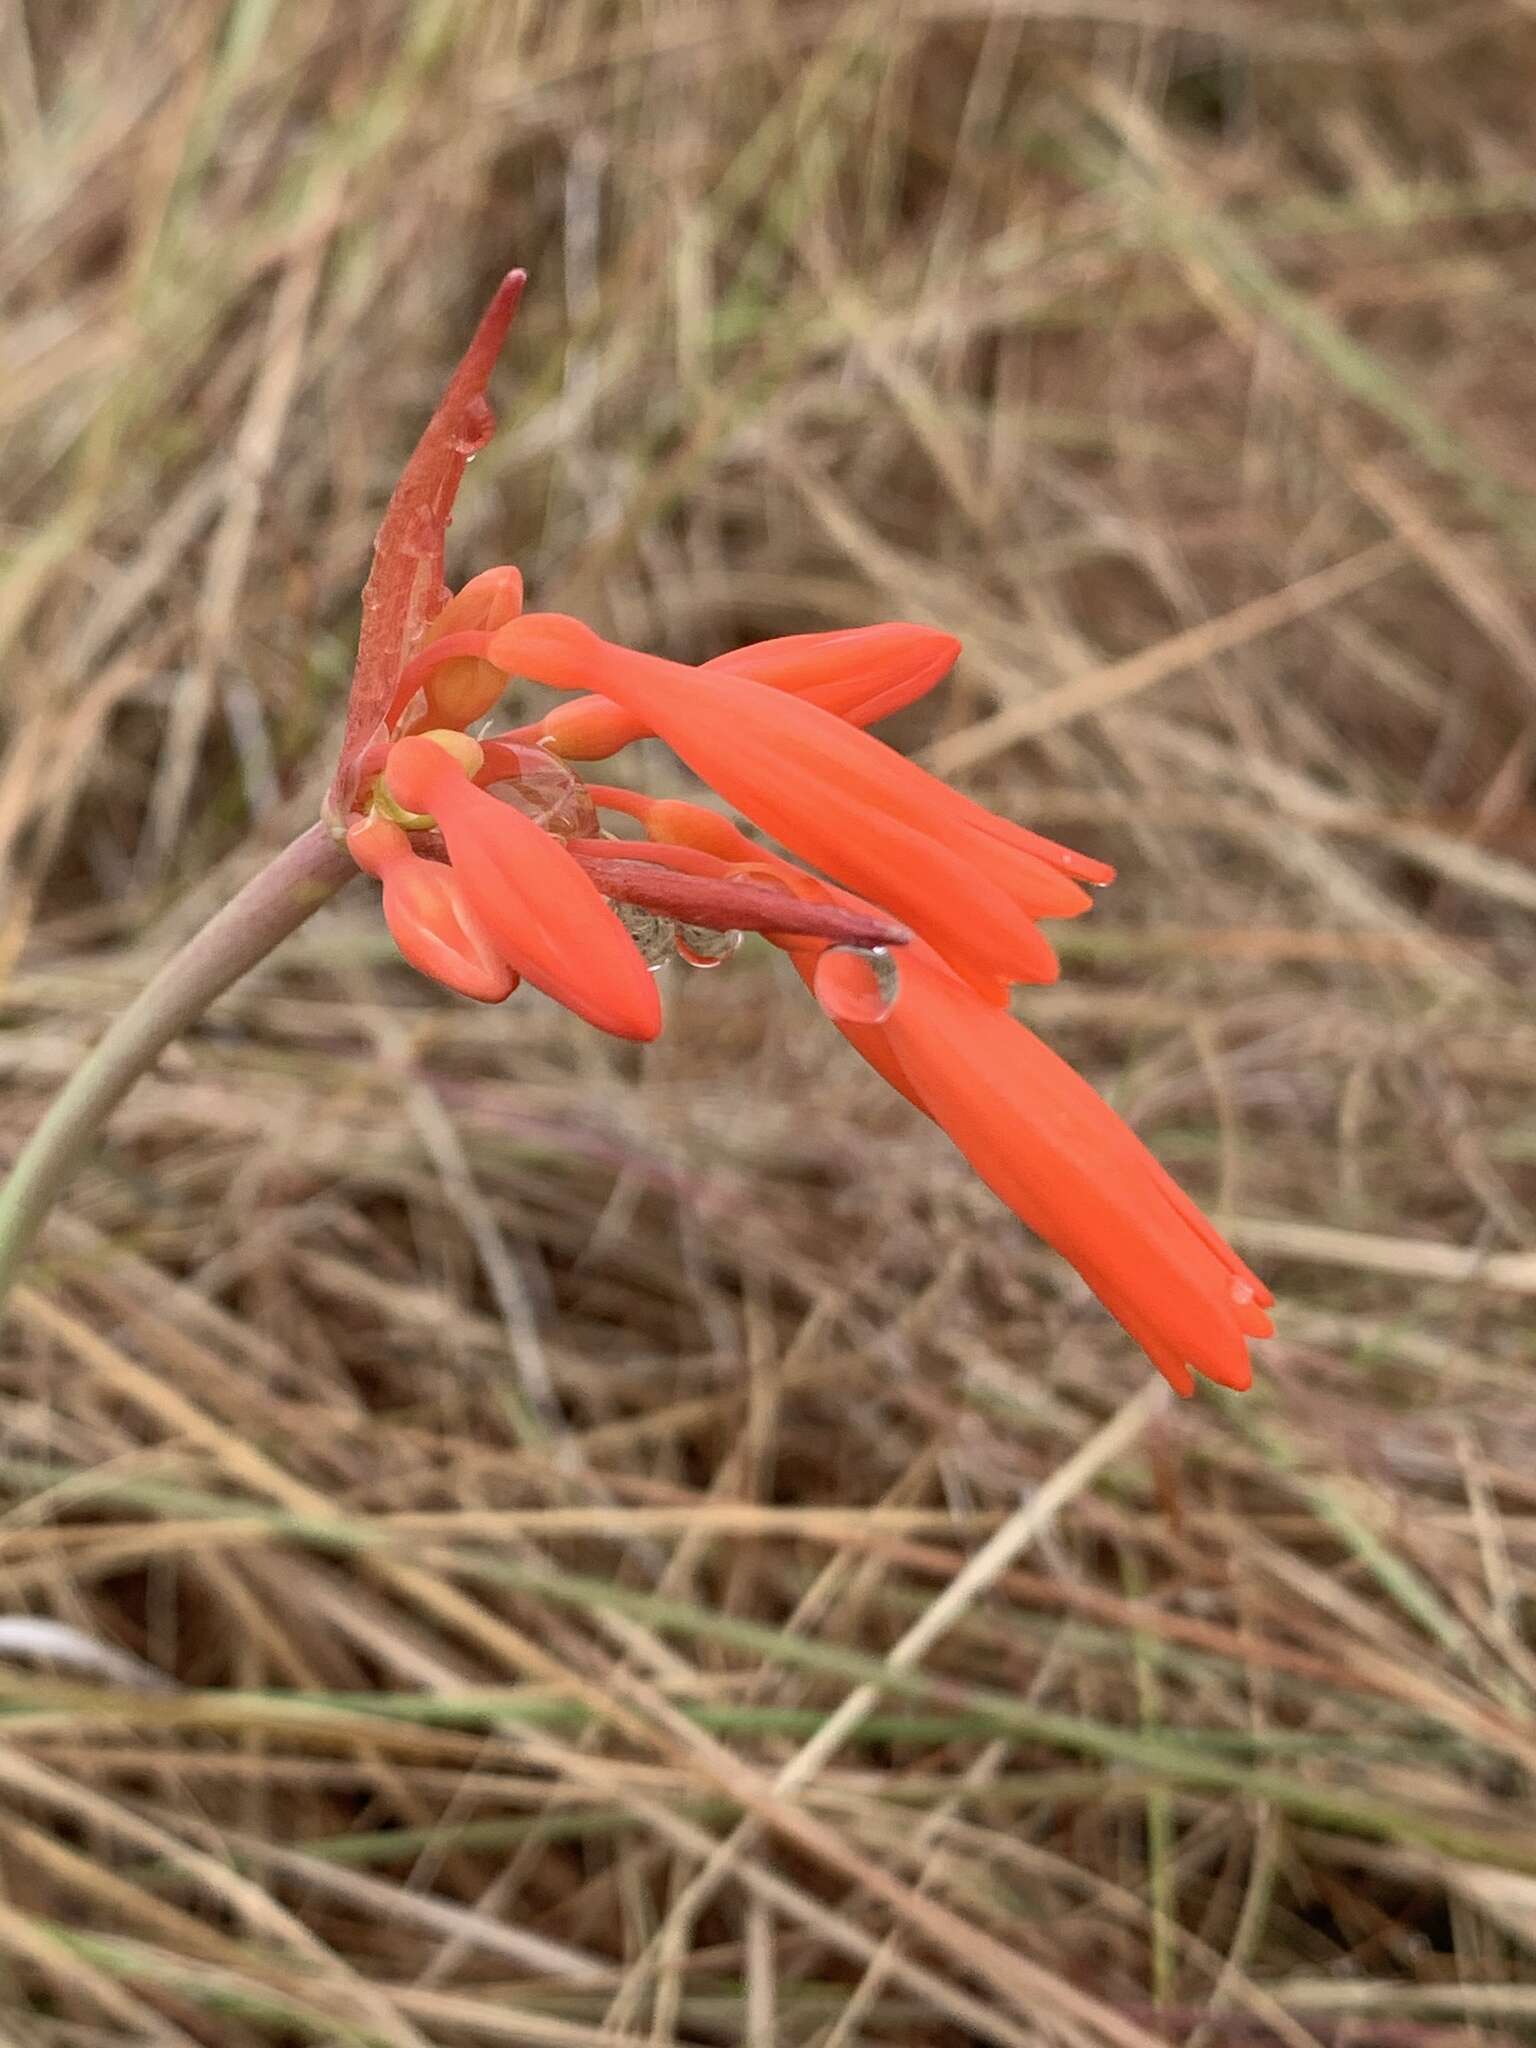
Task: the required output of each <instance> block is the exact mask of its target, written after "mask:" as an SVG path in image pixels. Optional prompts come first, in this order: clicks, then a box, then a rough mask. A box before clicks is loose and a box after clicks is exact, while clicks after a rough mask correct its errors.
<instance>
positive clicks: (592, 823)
mask: <svg viewBox="0 0 1536 2048" xmlns="http://www.w3.org/2000/svg"><path fill="white" fill-rule="evenodd" d="M517 764H518V772H517V774H516V775H513V776H508V777H507V778H506V779H505V780H503V781H501V782H496V783H493V784H492V785H491V794H492V795H493V796H497V797H500V799H501V801H502V802H503V803H507V804H512V805H514V806H515V807H516V808H517V809H518V810H520V811H522V812H523V813H524V814H525V815H526V816H527V817H530V818H532V820H533V822H534V823H535V824H536V825H542V826H543V828H544V830H545V831H546V832H552V833H553V834H554V836H555V837H556V838H557V839H596V838H597V837H598V833H599V826H598V822H597V807H596V806H595V804H594V803H593V801H592V796H591V792H590V791H589V790H588V788H587V785H586V784H585V783H584V782H583V781H582V780H581V778H580V777H579V776H576V775H573V774H572V773H571V771H570V769H569V768H567V767H566V766H565V765H564V763H563V762H560V761H557V760H556V759H555V757H554V756H553V755H552V754H547V753H545V751H544V749H543V748H542V747H522V746H520V747H519V748H518V749H517Z"/></svg>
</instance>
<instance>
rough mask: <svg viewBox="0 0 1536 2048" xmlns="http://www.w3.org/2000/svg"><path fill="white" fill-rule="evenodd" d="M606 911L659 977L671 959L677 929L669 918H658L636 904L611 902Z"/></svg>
mask: <svg viewBox="0 0 1536 2048" xmlns="http://www.w3.org/2000/svg"><path fill="white" fill-rule="evenodd" d="M608 908H609V909H610V910H611V911H612V912H613V914H614V916H615V917H616V918H617V919H618V920H619V923H620V924H621V925H623V927H624V929H625V931H627V932H628V933H629V936H630V937H631V938H632V939H633V940H634V942H635V950H636V952H638V953H639V955H640V958H641V959H642V960H643V961H644V962H645V964H646V966H647V967H649V969H650V970H651V972H652V974H660V972H661V970H662V968H663V967H665V966H666V964H667V962H668V961H669V960H670V959H671V958H672V954H673V950H674V941H675V939H676V936H677V926H676V925H675V924H674V923H673V922H672V920H671V918H670V917H658V916H657V915H656V912H655V911H654V910H646V909H644V908H643V907H642V906H641V905H640V904H638V903H614V902H612V901H611V900H610V902H609V904H608Z"/></svg>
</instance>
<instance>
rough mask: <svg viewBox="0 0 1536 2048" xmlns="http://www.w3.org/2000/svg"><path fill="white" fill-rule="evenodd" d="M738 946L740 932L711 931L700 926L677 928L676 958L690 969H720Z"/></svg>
mask: <svg viewBox="0 0 1536 2048" xmlns="http://www.w3.org/2000/svg"><path fill="white" fill-rule="evenodd" d="M740 944H741V933H740V932H717V931H712V930H711V929H710V927H709V926H708V925H702V924H681V925H679V926H678V928H677V957H678V959H679V960H682V961H685V962H686V963H687V965H688V966H690V967H721V966H723V965H724V964H725V962H726V961H727V960H729V959H730V957H731V955H732V954H733V953H734V952H735V950H736V948H737V947H738V946H739V945H740Z"/></svg>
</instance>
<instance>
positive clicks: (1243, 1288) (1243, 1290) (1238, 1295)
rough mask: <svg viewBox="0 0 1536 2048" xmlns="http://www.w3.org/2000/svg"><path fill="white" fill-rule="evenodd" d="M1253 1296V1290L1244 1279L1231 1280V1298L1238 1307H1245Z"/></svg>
mask: <svg viewBox="0 0 1536 2048" xmlns="http://www.w3.org/2000/svg"><path fill="white" fill-rule="evenodd" d="M1255 1298H1256V1297H1255V1295H1254V1291H1253V1289H1252V1288H1251V1287H1250V1286H1249V1285H1248V1282H1247V1281H1246V1280H1234V1281H1233V1282H1232V1300H1233V1302H1234V1304H1235V1305H1236V1306H1237V1307H1238V1308H1247V1307H1248V1305H1249V1303H1250V1302H1252V1301H1253V1300H1254V1299H1255Z"/></svg>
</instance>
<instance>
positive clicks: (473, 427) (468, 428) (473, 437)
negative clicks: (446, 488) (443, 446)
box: [453, 398, 496, 462]
mask: <svg viewBox="0 0 1536 2048" xmlns="http://www.w3.org/2000/svg"><path fill="white" fill-rule="evenodd" d="M495 431H496V415H495V413H494V412H492V410H491V408H490V406H489V404H488V403H487V401H486V400H485V399H483V398H472V399H471V400H470V401H469V404H468V405H467V406H466V407H465V408H464V417H463V419H462V420H460V422H459V431H458V432H457V433H456V434H455V435H454V437H453V452H454V454H455V455H462V456H463V457H464V459H465V461H466V462H473V461H474V459H475V457H476V456H477V455H478V454H479V452H480V450H481V449H482V448H483V447H484V446H485V444H486V442H487V441H489V440H490V438H491V436H492V434H494V433H495Z"/></svg>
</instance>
